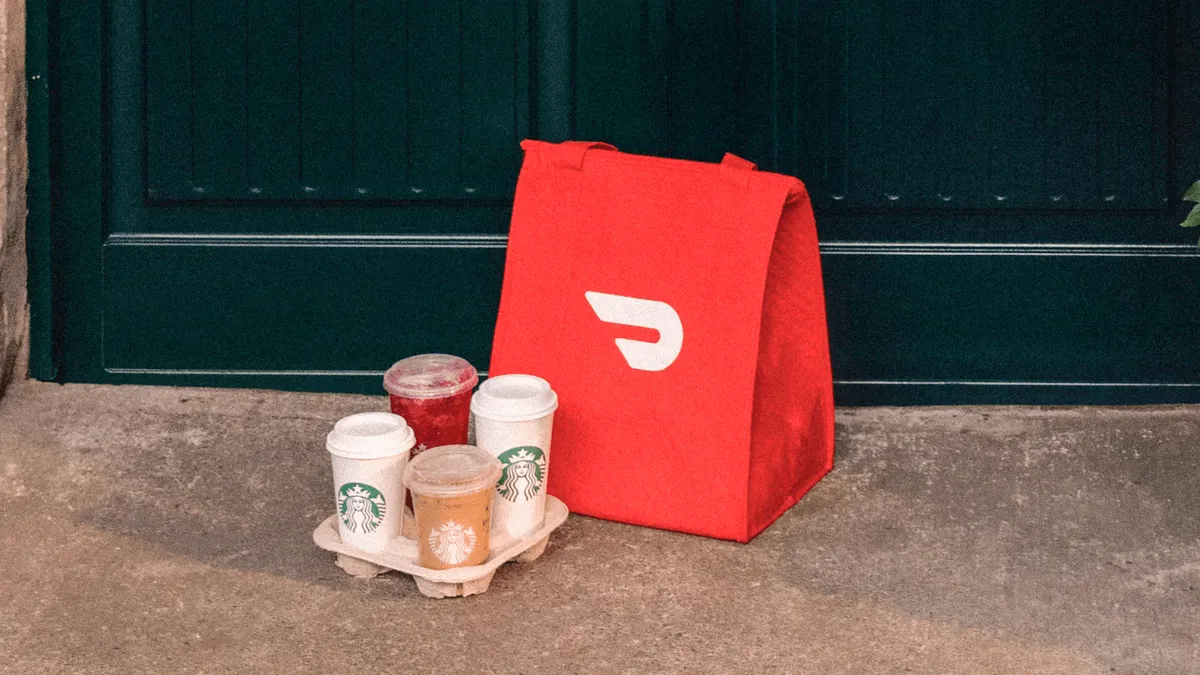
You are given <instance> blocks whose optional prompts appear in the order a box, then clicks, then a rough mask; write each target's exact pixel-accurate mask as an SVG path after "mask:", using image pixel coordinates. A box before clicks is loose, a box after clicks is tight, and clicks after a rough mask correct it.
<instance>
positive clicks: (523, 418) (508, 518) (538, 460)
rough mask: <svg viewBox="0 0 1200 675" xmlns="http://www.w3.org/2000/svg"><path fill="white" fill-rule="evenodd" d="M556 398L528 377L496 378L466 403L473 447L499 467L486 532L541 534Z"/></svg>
mask: <svg viewBox="0 0 1200 675" xmlns="http://www.w3.org/2000/svg"><path fill="white" fill-rule="evenodd" d="M557 408H558V395H557V394H555V393H554V390H553V389H552V388H551V387H550V383H549V382H547V381H545V380H543V379H542V378H540V377H536V376H534V375H500V376H497V377H493V378H490V379H488V380H486V381H484V383H483V384H482V385H480V387H479V391H477V392H475V396H474V397H473V398H472V399H471V413H472V414H473V415H474V418H475V419H474V422H475V444H476V445H478V446H479V447H480V448H483V449H484V450H485V451H487V453H488V454H490V455H492V456H493V457H495V458H496V459H497V460H499V461H500V464H501V474H500V478H499V481H498V482H497V484H496V503H495V506H494V507H493V514H492V530H493V532H495V533H496V534H497V535H499V534H500V533H503V534H505V535H508V536H511V537H517V538H519V537H524V536H526V535H528V534H530V533H532V532H535V531H537V530H538V529H540V528H541V526H542V522H543V521H544V520H545V516H546V479H547V478H548V477H549V475H550V474H549V470H550V432H551V429H552V427H553V425H554V411H555V410H556V409H557Z"/></svg>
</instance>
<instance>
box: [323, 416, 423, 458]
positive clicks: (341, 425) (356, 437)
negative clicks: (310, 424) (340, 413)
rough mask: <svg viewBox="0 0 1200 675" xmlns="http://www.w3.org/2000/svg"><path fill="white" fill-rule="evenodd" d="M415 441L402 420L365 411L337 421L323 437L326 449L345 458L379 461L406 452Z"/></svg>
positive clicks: (410, 430) (414, 437) (409, 429)
mask: <svg viewBox="0 0 1200 675" xmlns="http://www.w3.org/2000/svg"><path fill="white" fill-rule="evenodd" d="M416 442H417V439H416V436H415V435H414V434H413V430H412V429H411V428H410V427H409V426H408V423H407V422H405V421H404V418H403V417H401V416H399V415H393V414H392V413H389V412H368V413H358V414H356V415H350V416H349V417H343V418H342V419H340V420H338V421H337V423H336V424H334V425H333V431H331V432H329V435H328V436H326V437H325V449H326V450H328V451H329V452H330V454H333V455H337V456H339V457H345V458H347V459H379V458H381V457H391V456H392V455H399V454H402V453H406V452H408V451H409V450H411V449H412V447H413V445H415V444H416Z"/></svg>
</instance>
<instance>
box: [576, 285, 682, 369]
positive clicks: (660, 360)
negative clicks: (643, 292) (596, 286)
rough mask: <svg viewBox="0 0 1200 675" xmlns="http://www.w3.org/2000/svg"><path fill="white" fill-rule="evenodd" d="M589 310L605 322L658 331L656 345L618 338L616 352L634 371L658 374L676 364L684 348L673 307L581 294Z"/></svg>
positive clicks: (622, 298) (588, 292) (657, 302)
mask: <svg viewBox="0 0 1200 675" xmlns="http://www.w3.org/2000/svg"><path fill="white" fill-rule="evenodd" d="M583 295H584V297H586V298H587V301H588V304H590V305H591V306H592V311H594V312H596V316H598V317H600V320H601V321H603V322H604V323H617V324H621V325H622V326H637V327H638V328H651V329H654V330H656V331H658V342H642V341H641V340H626V339H625V338H617V340H616V343H617V349H620V350H621V355H622V356H624V357H625V360H626V361H628V362H629V366H630V367H631V368H633V369H635V370H649V371H652V372H654V371H659V370H663V369H665V368H666V367H667V366H669V365H671V364H672V363H675V359H676V358H678V357H679V350H681V349H683V323H682V322H681V321H680V320H679V314H678V313H677V312H676V311H675V309H674V308H673V307H671V306H670V305H668V304H667V303H665V302H659V301H657V300H643V299H641V298H629V297H626V296H624V295H609V294H608V293H597V292H595V291H587V292H586V293H584V294H583Z"/></svg>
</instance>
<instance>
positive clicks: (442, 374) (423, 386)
mask: <svg viewBox="0 0 1200 675" xmlns="http://www.w3.org/2000/svg"><path fill="white" fill-rule="evenodd" d="M477 382H479V373H478V372H477V371H476V370H475V366H472V365H471V364H470V363H468V362H467V360H466V359H464V358H460V357H458V356H451V355H450V354H421V355H419V356H410V357H408V358H407V359H403V360H400V361H397V362H396V363H395V364H393V365H392V367H391V368H388V371H387V372H386V373H384V375H383V388H384V389H386V390H388V393H391V394H395V395H396V396H403V397H404V398H442V397H444V396H453V395H455V394H458V393H461V392H463V391H467V390H470V389H473V388H474V387H475V384H476V383H477Z"/></svg>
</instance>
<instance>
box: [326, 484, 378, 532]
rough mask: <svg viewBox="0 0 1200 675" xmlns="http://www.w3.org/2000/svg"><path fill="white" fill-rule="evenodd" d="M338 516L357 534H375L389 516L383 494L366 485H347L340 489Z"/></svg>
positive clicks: (343, 523) (348, 528)
mask: <svg viewBox="0 0 1200 675" xmlns="http://www.w3.org/2000/svg"><path fill="white" fill-rule="evenodd" d="M337 506H338V516H339V517H341V519H342V525H345V526H346V529H347V530H349V531H351V532H353V533H355V534H365V533H367V532H374V531H375V530H376V529H377V528H378V527H379V524H380V523H382V522H383V517H384V515H385V514H387V502H386V500H384V498H383V493H381V492H380V491H379V490H376V489H375V488H373V487H371V486H370V485H367V484H366V483H346V484H345V485H343V486H342V487H341V488H339V489H338V495H337Z"/></svg>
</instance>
